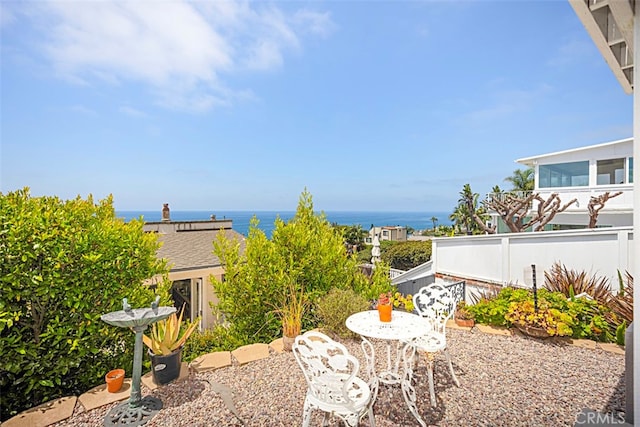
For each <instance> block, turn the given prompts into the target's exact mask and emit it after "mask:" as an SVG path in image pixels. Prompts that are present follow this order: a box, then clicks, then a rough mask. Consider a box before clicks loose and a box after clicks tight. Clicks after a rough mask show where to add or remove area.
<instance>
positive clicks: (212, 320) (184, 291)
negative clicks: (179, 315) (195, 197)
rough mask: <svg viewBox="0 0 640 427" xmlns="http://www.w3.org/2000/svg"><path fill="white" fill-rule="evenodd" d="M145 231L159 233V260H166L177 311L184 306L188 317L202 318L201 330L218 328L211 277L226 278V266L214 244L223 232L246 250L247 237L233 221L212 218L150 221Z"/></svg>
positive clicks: (145, 226)
mask: <svg viewBox="0 0 640 427" xmlns="http://www.w3.org/2000/svg"><path fill="white" fill-rule="evenodd" d="M144 231H146V232H149V233H157V234H158V240H159V241H160V242H161V246H160V249H159V250H158V257H159V258H162V259H165V260H167V263H168V265H169V268H170V270H169V280H171V281H172V286H171V293H172V296H173V300H174V302H175V305H176V307H177V308H178V309H180V308H181V307H182V306H183V305H184V307H185V318H187V319H190V320H194V319H196V318H197V317H198V316H200V318H201V322H200V328H201V329H206V328H209V327H211V326H213V325H215V324H216V323H217V322H218V321H219V319H218V318H216V317H215V316H214V315H213V313H212V310H211V305H212V304H213V305H215V304H217V303H218V298H217V297H216V295H215V292H214V289H213V285H212V284H211V281H210V277H211V276H214V277H216V278H217V279H219V280H222V279H223V278H224V267H223V266H222V262H221V261H220V259H219V258H218V257H217V256H216V255H215V254H214V253H213V242H214V241H215V240H216V239H217V238H218V236H219V234H220V233H224V234H225V235H226V237H227V238H228V239H235V240H238V241H239V242H240V250H241V251H244V245H245V238H244V236H243V235H242V234H240V233H238V232H237V231H234V230H233V222H232V220H230V219H224V220H216V219H215V217H212V219H210V220H204V221H171V220H170V219H168V216H167V218H165V219H163V221H159V222H147V223H145V224H144Z"/></svg>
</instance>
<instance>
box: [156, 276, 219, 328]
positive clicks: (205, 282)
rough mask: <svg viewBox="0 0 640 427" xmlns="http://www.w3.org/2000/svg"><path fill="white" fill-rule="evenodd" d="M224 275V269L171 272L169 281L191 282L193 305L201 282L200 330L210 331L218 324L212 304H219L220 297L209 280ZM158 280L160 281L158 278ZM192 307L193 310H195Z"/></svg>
mask: <svg viewBox="0 0 640 427" xmlns="http://www.w3.org/2000/svg"><path fill="white" fill-rule="evenodd" d="M223 274H224V269H223V268H222V267H213V268H201V269H194V270H187V271H171V272H169V280H171V281H172V282H173V281H175V280H187V279H190V280H191V295H192V304H193V295H195V294H196V287H197V283H198V281H200V282H201V289H202V296H201V299H200V307H198V310H199V311H201V313H202V319H201V322H200V330H203V329H209V328H211V327H212V326H214V325H216V324H217V323H218V318H217V317H216V316H214V315H213V312H212V308H211V304H213V305H216V304H218V297H217V296H216V294H215V292H214V290H213V285H212V284H211V281H210V280H209V278H210V277H211V275H213V276H215V277H216V278H218V279H220V278H221V277H222V275H223ZM156 280H159V279H158V278H156ZM194 308H195V307H193V305H192V309H194Z"/></svg>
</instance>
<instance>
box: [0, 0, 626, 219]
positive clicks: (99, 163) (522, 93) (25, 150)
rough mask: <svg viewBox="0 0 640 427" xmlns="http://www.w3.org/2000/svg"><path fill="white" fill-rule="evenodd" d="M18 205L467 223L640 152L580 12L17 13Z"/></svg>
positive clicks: (99, 6) (6, 84) (13, 21)
mask: <svg viewBox="0 0 640 427" xmlns="http://www.w3.org/2000/svg"><path fill="white" fill-rule="evenodd" d="M0 7H1V9H0V29H1V47H0V55H1V95H0V96H1V111H0V127H1V129H0V137H1V173H0V180H1V184H0V191H2V192H3V193H6V192H8V191H13V190H16V189H19V188H22V187H25V186H28V187H30V188H31V194H32V195H34V196H39V195H57V196H59V197H61V198H64V199H69V198H74V197H76V196H77V195H80V196H82V197H86V196H87V195H88V194H92V195H93V196H94V198H96V199H102V198H104V197H106V196H107V195H109V194H113V197H114V205H115V208H116V209H117V210H159V209H161V207H162V204H163V203H169V204H170V206H171V208H172V210H209V211H211V210H294V209H295V207H296V205H297V202H298V198H299V196H300V194H301V193H302V191H303V190H304V189H305V188H307V189H308V190H309V192H310V193H311V194H312V196H313V200H314V207H315V208H316V209H318V210H324V211H336V210H367V211H427V212H432V211H451V210H452V209H453V207H454V206H455V205H456V204H457V199H458V193H459V192H460V190H461V189H462V186H463V185H464V184H465V183H470V184H471V187H472V189H473V190H474V191H475V192H478V193H480V194H484V193H486V192H487V191H489V190H490V189H491V187H493V186H494V185H496V184H498V185H501V186H502V187H503V188H505V187H508V185H507V184H506V183H505V182H504V178H505V177H507V176H509V175H511V173H512V172H513V170H514V169H516V168H518V167H519V165H518V164H516V163H515V162H514V160H515V159H517V158H521V157H527V156H532V155H536V154H543V153H547V152H553V151H559V150H565V149H570V148H574V147H579V146H583V145H590V144H597V143H601V142H607V141H613V140H616V139H621V138H626V137H629V136H632V97H631V96H630V95H626V94H625V93H624V92H623V90H622V88H621V87H620V85H619V84H618V82H617V81H616V79H615V77H614V76H613V73H612V72H611V71H610V69H609V68H608V66H607V65H606V63H605V61H604V59H603V58H602V56H601V55H600V53H599V52H598V51H597V49H596V47H595V45H594V44H593V42H592V40H591V39H590V38H589V36H588V34H587V32H586V31H585V29H584V28H583V26H582V24H581V23H580V21H579V19H578V18H577V16H576V15H575V13H574V11H573V9H572V8H571V6H570V5H569V3H568V1H560V0H559V1H532V2H526V1H513V2H508V1H448V2H434V1H427V2H406V1H393V2H382V1H351V2H349V1H327V2H322V1H310V2H300V1H287V2H266V1H260V2H178V1H167V2H150V1H138V2H119V3H118V2H107V1H100V2H74V1H54V2H47V1H37V2H36V1H31V2H24V1H16V2H12V1H5V0H3V1H2V2H1V3H0Z"/></svg>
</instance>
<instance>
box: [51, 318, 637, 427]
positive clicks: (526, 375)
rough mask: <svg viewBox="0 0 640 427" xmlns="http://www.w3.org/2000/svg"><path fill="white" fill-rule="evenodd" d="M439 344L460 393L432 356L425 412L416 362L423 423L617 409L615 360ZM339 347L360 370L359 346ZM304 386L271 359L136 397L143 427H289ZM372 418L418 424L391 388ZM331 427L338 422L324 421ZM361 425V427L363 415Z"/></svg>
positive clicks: (554, 347) (618, 358)
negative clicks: (155, 409) (152, 412)
mask: <svg viewBox="0 0 640 427" xmlns="http://www.w3.org/2000/svg"><path fill="white" fill-rule="evenodd" d="M447 336H448V342H449V349H450V353H451V355H452V359H453V363H454V369H455V371H456V375H457V376H458V379H459V381H460V387H456V386H455V384H454V383H453V381H452V380H451V377H450V375H449V370H448V368H447V365H446V363H445V361H444V357H443V356H442V355H439V356H438V357H437V358H436V368H435V369H436V371H435V387H436V395H437V399H438V406H437V407H436V408H432V407H431V405H430V403H429V390H428V384H427V375H426V369H425V366H424V364H420V366H419V367H418V369H417V374H416V381H417V385H416V392H417V395H418V400H419V401H418V410H419V412H420V414H422V416H423V418H424V420H425V422H426V423H427V424H428V425H439V426H562V425H567V426H572V425H573V424H574V423H575V421H576V415H577V414H578V413H579V412H580V411H581V410H582V409H583V408H590V409H592V410H596V411H600V412H605V413H608V412H621V411H624V399H625V394H624V393H625V389H624V356H622V355H618V354H614V353H610V352H606V351H603V350H600V349H587V348H581V347H575V346H570V345H566V344H561V343H558V342H554V341H550V340H546V341H544V340H536V339H531V338H526V337H523V336H519V335H514V336H500V335H492V334H485V333H480V332H477V331H475V330H473V331H471V332H469V331H461V330H447ZM342 341H343V342H344V343H345V345H346V346H347V347H348V348H349V351H350V352H351V353H352V354H354V355H355V356H357V357H358V358H359V359H360V360H361V363H362V364H364V358H363V356H362V352H361V349H360V345H359V341H358V340H342ZM376 346H377V349H376V354H382V353H381V352H382V350H383V348H382V345H381V344H376ZM361 372H364V369H363V368H361ZM362 375H364V374H362ZM365 379H366V378H365ZM212 382H213V383H219V384H222V385H224V386H227V387H229V388H230V389H231V390H232V393H233V402H234V403H235V406H236V408H237V411H238V413H239V416H240V419H241V420H242V421H240V420H239V419H238V418H236V417H235V416H234V414H233V413H232V412H231V411H230V410H229V409H228V408H227V407H226V406H225V404H224V402H223V400H222V398H221V396H220V394H219V393H217V392H215V391H214V390H213V389H212V386H211V383H212ZM306 388H307V386H306V383H305V381H304V377H303V375H302V372H301V371H300V368H299V367H298V365H297V364H296V362H295V359H294V357H293V355H292V354H291V353H283V354H279V353H275V352H274V353H272V354H271V356H270V357H268V358H267V359H263V360H259V361H256V362H252V363H249V364H247V365H243V366H235V365H234V366H230V367H227V368H223V369H219V370H216V371H212V372H207V373H202V374H196V373H192V374H191V375H190V376H189V378H188V379H187V380H185V381H182V382H178V383H175V384H170V385H168V386H165V387H162V388H160V389H157V390H155V391H153V392H149V391H148V390H147V389H146V388H145V387H143V388H142V393H143V396H144V395H147V394H150V395H152V396H156V397H158V398H160V399H161V400H162V401H163V403H164V408H163V409H162V410H161V411H160V413H159V414H158V415H156V416H155V417H154V418H153V419H152V420H151V421H150V422H149V424H148V426H149V427H169V426H241V425H245V426H269V427H272V426H287V427H288V426H295V425H301V423H302V406H303V401H304V395H305V393H306ZM113 406H115V404H111V405H108V406H103V407H100V408H97V409H94V410H92V411H88V412H86V411H84V409H83V408H82V406H81V405H77V407H76V409H75V412H74V415H73V417H71V418H69V419H67V420H65V421H63V422H60V423H58V424H55V425H56V426H57V427H63V426H65V427H66V426H102V425H103V419H104V417H105V415H106V413H107V412H108V411H109V410H110V409H111V408H112V407H113ZM374 414H375V418H376V425H377V426H379V427H386V426H417V425H418V423H417V422H416V421H415V419H414V418H413V416H412V415H411V414H410V413H409V411H408V409H407V407H406V404H405V402H404V400H403V398H402V394H401V392H400V389H399V388H389V387H382V388H381V390H380V393H379V395H378V399H377V401H376V404H375V406H374ZM321 419H322V417H321V415H320V414H319V413H315V415H314V418H313V420H312V425H321ZM331 425H332V426H338V425H342V424H341V423H340V422H339V421H338V420H337V419H332V420H331ZM361 425H363V426H368V425H369V421H368V419H367V418H366V417H365V418H364V419H363V422H362V423H361Z"/></svg>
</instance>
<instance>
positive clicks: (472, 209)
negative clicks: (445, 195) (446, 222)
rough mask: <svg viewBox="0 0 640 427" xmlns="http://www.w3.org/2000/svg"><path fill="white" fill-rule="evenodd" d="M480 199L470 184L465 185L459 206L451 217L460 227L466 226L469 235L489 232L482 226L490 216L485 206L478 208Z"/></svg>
mask: <svg viewBox="0 0 640 427" xmlns="http://www.w3.org/2000/svg"><path fill="white" fill-rule="evenodd" d="M478 197H479V194H478V193H474V192H473V191H472V190H471V186H470V185H469V184H465V185H464V186H463V187H462V191H461V192H460V199H458V206H457V207H456V208H455V210H454V211H453V213H452V214H451V216H450V217H449V218H450V219H451V220H452V221H454V222H455V223H456V225H457V226H458V227H460V225H462V224H464V226H465V228H466V230H467V234H474V233H477V232H484V231H487V232H489V230H488V229H487V228H486V227H484V228H483V227H482V226H481V225H480V224H481V223H484V222H486V221H487V220H488V219H489V215H487V210H486V208H485V207H484V206H478Z"/></svg>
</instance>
